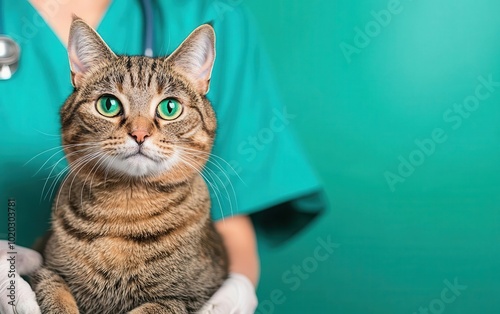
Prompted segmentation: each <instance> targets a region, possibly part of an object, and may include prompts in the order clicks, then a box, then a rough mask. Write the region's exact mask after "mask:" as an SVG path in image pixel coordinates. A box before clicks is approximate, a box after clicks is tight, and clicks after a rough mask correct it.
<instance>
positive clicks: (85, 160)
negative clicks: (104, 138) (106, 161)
mask: <svg viewBox="0 0 500 314" xmlns="http://www.w3.org/2000/svg"><path fill="white" fill-rule="evenodd" d="M100 154H101V153H100V152H95V153H92V154H90V155H86V156H83V157H84V158H82V160H80V162H79V163H78V165H77V166H76V167H75V168H74V169H70V172H69V173H68V175H67V176H66V178H65V179H64V181H63V182H62V183H61V186H60V187H59V192H58V193H57V198H56V203H55V208H56V209H57V206H58V203H59V197H60V196H61V191H62V190H63V187H64V184H66V182H67V180H68V178H70V177H71V174H72V173H73V179H72V180H71V184H70V186H69V190H68V198H70V197H71V188H72V187H73V182H74V181H75V178H76V177H77V176H78V173H79V172H80V171H81V170H82V169H83V168H84V167H85V166H86V165H87V164H88V163H89V162H91V161H92V160H94V159H95V158H97V157H99V155H100ZM77 169H78V170H77ZM75 171H76V172H75Z"/></svg>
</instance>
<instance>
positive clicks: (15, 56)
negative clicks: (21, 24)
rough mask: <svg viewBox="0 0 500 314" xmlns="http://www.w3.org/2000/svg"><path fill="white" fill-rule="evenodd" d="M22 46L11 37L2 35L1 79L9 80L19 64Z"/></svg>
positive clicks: (0, 52)
mask: <svg viewBox="0 0 500 314" xmlns="http://www.w3.org/2000/svg"><path fill="white" fill-rule="evenodd" d="M20 54H21V48H19V45H18V44H17V43H16V42H15V41H14V40H13V39H12V38H10V37H8V36H5V35H0V80H8V79H10V78H11V77H12V75H14V73H16V71H17V67H18V66H19V57H20Z"/></svg>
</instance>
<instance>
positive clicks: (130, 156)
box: [123, 149, 159, 162]
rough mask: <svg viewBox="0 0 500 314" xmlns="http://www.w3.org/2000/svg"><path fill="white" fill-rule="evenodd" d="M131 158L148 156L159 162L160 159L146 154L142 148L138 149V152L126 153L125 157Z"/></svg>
mask: <svg viewBox="0 0 500 314" xmlns="http://www.w3.org/2000/svg"><path fill="white" fill-rule="evenodd" d="M131 158H147V159H149V160H152V161H155V162H159V160H157V159H156V158H153V157H151V156H148V155H147V154H145V153H144V152H143V151H141V149H139V150H137V152H135V153H132V154H128V155H126V156H125V157H124V158H123V159H131Z"/></svg>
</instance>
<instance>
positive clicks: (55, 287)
mask: <svg viewBox="0 0 500 314" xmlns="http://www.w3.org/2000/svg"><path fill="white" fill-rule="evenodd" d="M73 32H80V33H79V35H80V36H83V37H82V38H83V39H80V38H79V39H78V40H83V42H79V43H77V45H76V46H78V45H80V46H84V47H87V48H86V50H85V51H84V53H85V55H84V57H85V58H81V59H82V60H77V61H78V62H82V64H78V67H72V69H73V82H74V85H75V90H74V92H73V94H72V95H71V96H70V97H69V98H68V99H67V101H66V102H65V104H64V105H63V107H62V109H61V122H62V135H63V144H64V145H66V146H65V153H66V158H67V160H68V162H69V164H70V167H71V172H70V174H69V175H68V177H67V178H66V179H65V181H64V182H63V183H62V184H61V187H60V190H59V192H58V196H57V198H56V199H55V201H54V205H53V213H52V230H51V235H50V238H49V240H48V242H47V245H46V247H45V250H44V258H45V262H44V266H43V268H42V269H41V270H40V271H39V272H38V273H37V274H36V275H35V276H34V286H35V292H36V295H37V299H38V302H39V304H40V306H41V309H42V312H43V313H51V314H54V313H92V314H94V313H102V314H107V313H125V312H128V313H135V314H139V313H159V314H161V313H195V312H196V310H198V309H199V308H200V307H201V306H202V305H203V304H204V303H205V302H206V301H207V300H208V298H209V297H210V296H211V295H212V294H213V293H214V292H215V291H216V290H217V289H218V288H219V287H220V285H221V284H222V282H223V281H224V279H225V278H226V277H227V271H228V270H227V267H228V265H227V263H228V262H227V256H226V252H225V250H224V247H223V243H222V239H221V238H220V236H219V234H218V233H217V232H216V230H215V228H214V226H213V223H212V222H211V220H210V198H209V193H208V190H207V186H206V184H205V182H204V180H203V179H202V177H201V176H200V171H201V170H202V169H203V166H204V165H205V163H206V161H207V157H208V155H209V153H210V151H211V148H212V144H213V140H214V136H215V129H216V119H215V114H214V112H213V110H212V107H211V105H210V103H209V101H208V100H207V98H206V97H205V94H206V91H207V90H208V81H209V79H210V78H209V76H210V74H209V73H208V74H207V72H206V68H204V69H203V71H204V72H203V73H202V72H200V73H199V74H200V75H198V76H197V72H196V71H194V72H193V71H192V70H193V69H194V68H191V69H190V68H189V67H187V68H186V64H188V63H189V61H190V60H186V58H188V57H190V54H189V53H190V52H193V50H196V49H199V45H200V43H201V45H203V41H204V42H206V41H207V40H208V41H210V42H211V43H212V45H213V43H214V37H213V30H212V29H211V27H210V26H208V25H205V26H202V27H200V28H198V29H197V30H195V31H194V32H193V33H192V35H190V37H189V38H188V39H187V40H186V41H185V42H184V43H183V44H182V45H181V47H180V48H179V49H178V50H177V51H176V52H174V54H172V55H171V57H168V58H154V59H153V58H146V57H140V56H132V57H131V56H115V55H114V54H112V53H111V52H110V51H109V50H107V49H109V48H107V46H106V45H105V43H104V42H103V41H102V40H101V39H100V37H99V36H98V35H97V34H96V33H95V32H94V31H93V30H91V29H90V28H89V27H88V26H87V25H86V24H84V23H83V22H82V21H81V20H78V19H76V20H75V21H74V22H73V26H72V33H73ZM200 38H201V39H202V41H200ZM70 46H71V39H70ZM88 47H90V48H88ZM205 48H206V47H205ZM209 48H210V47H209ZM76 49H77V50H76V52H75V54H76V55H75V56H73V57H74V58H78V57H79V56H78V53H81V52H79V51H78V47H77V48H76ZM194 52H196V51H194ZM214 53H215V50H214ZM198 56H199V54H198ZM71 57H72V55H71V51H70V58H71ZM214 57H215V55H213V56H210V55H208V58H212V59H213V58H214ZM89 60H90V61H91V63H89ZM186 61H188V63H186ZM208 61H210V60H208ZM197 62H198V63H199V60H198V61H196V62H194V63H193V64H196V63H197ZM212 62H213V60H212ZM209 65H210V64H209ZM205 66H206V64H205ZM210 66H211V65H210ZM194 70H195V69H194ZM102 95H114V96H115V97H117V98H118V99H119V100H120V101H121V102H122V104H123V114H122V115H120V116H117V117H113V118H107V117H104V116H101V115H100V114H99V113H98V112H97V110H96V108H95V106H96V102H97V100H98V99H99V98H100V97H101V96H102ZM165 98H175V99H177V100H179V101H180V102H181V104H182V105H183V106H184V111H183V113H182V114H181V116H180V117H179V118H178V119H176V120H173V121H164V120H161V119H159V118H158V117H156V116H155V108H156V106H157V105H158V103H159V102H160V101H161V100H163V99H165ZM138 125H140V127H142V128H145V129H147V130H148V132H149V136H148V138H146V140H145V141H144V143H142V145H139V144H137V143H135V142H134V143H133V144H131V141H132V142H133V141H134V140H133V138H132V137H131V136H130V134H131V132H133V131H134V128H137V126H138ZM131 145H132V146H131ZM134 145H135V146H137V147H139V148H137V147H135V146H134ZM137 149H143V151H144V153H145V154H146V155H147V156H148V157H145V156H138V157H133V158H135V161H130V162H129V161H128V159H127V158H128V157H127V154H129V153H130V151H134V152H135V151H136V150H137ZM134 156H135V155H134ZM141 163H149V164H151V166H150V167H149V168H145V170H144V169H143V168H141V165H140V164H141ZM117 164H120V165H121V166H116V165H117ZM136 164H137V165H136ZM156 164H158V165H156ZM160 165H161V166H160ZM135 166H137V167H138V169H142V170H137V173H135V172H134V171H135V170H133V168H134V167H135ZM141 171H142V172H141Z"/></svg>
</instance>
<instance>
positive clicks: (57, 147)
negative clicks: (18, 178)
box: [23, 143, 97, 167]
mask: <svg viewBox="0 0 500 314" xmlns="http://www.w3.org/2000/svg"><path fill="white" fill-rule="evenodd" d="M94 144H97V143H82V144H69V145H58V146H55V147H52V148H49V149H46V150H44V151H43V152H40V153H38V154H36V155H35V156H33V157H31V158H30V159H29V160H28V161H27V162H25V163H24V164H23V167H24V166H26V165H27V164H29V163H30V162H31V161H33V159H35V158H37V157H38V156H40V155H43V154H45V153H47V152H50V151H52V150H54V149H59V151H61V150H63V149H64V148H70V147H77V146H89V145H94Z"/></svg>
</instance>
